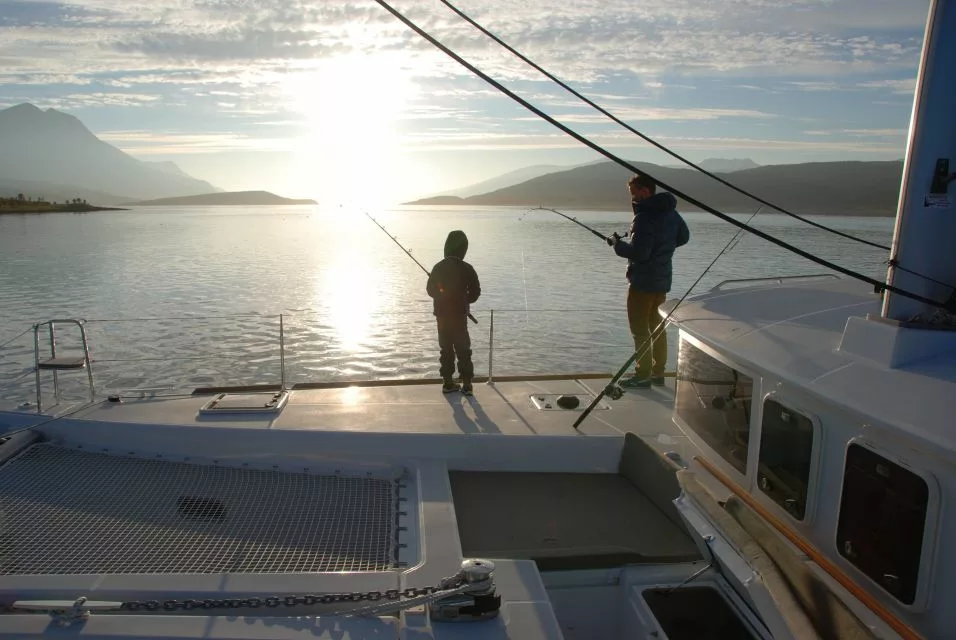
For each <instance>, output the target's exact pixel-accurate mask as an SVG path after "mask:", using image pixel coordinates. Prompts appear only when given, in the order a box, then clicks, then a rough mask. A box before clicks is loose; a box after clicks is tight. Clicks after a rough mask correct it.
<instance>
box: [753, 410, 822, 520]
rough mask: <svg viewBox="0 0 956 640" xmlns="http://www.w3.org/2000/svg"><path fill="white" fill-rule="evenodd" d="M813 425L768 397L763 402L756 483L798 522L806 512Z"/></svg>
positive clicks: (802, 416)
mask: <svg viewBox="0 0 956 640" xmlns="http://www.w3.org/2000/svg"><path fill="white" fill-rule="evenodd" d="M812 453H813V422H812V421H811V420H810V418H808V417H806V416H804V415H801V414H799V413H797V412H796V411H793V410H792V409H788V408H787V407H785V406H783V405H782V404H780V403H779V402H777V401H776V400H773V399H770V398H768V399H767V400H765V401H764V403H763V420H762V422H761V425H760V456H759V458H758V460H757V484H758V485H759V486H760V489H761V491H763V492H764V493H766V494H767V495H768V496H769V497H770V498H771V499H772V500H773V501H774V502H776V503H777V504H779V505H780V506H781V507H783V508H784V509H786V510H787V512H788V513H789V514H790V515H791V516H793V517H794V518H796V519H797V520H803V518H804V516H805V515H806V512H807V486H808V485H809V484H810V463H811V458H810V456H811V454H812Z"/></svg>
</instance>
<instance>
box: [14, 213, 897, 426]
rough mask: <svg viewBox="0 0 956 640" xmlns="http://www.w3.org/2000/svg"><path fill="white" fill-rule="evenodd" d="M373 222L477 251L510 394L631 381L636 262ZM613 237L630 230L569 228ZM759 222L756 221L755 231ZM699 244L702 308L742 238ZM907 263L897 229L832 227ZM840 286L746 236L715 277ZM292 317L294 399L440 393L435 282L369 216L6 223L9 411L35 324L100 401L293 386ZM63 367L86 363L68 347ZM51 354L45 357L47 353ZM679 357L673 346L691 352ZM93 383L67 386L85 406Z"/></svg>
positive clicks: (536, 221)
mask: <svg viewBox="0 0 956 640" xmlns="http://www.w3.org/2000/svg"><path fill="white" fill-rule="evenodd" d="M372 213H373V215H375V216H376V218H377V219H378V220H379V222H381V223H382V224H383V225H384V226H385V227H386V228H387V229H388V230H389V231H390V232H391V233H392V234H393V235H395V236H396V237H397V238H398V239H399V240H400V241H401V242H402V243H403V244H404V246H406V247H407V248H409V249H410V250H411V251H412V253H413V255H414V256H415V257H416V258H418V260H419V261H421V262H422V264H424V265H425V267H426V268H428V269H431V267H432V265H433V264H434V263H435V262H436V261H437V260H439V259H440V258H441V254H442V245H443V242H444V238H445V236H446V234H447V233H448V231H450V230H452V229H462V230H464V231H465V232H466V233H467V234H468V236H469V238H470V243H471V244H470V249H469V252H468V256H467V259H468V261H469V262H471V263H472V264H473V265H474V266H475V268H476V269H477V271H478V274H479V277H480V278H481V283H482V297H481V299H480V300H479V302H478V304H476V305H475V307H474V309H473V313H474V315H475V316H476V317H477V318H478V320H479V324H477V325H471V327H472V331H471V334H472V339H473V342H474V349H475V361H476V370H477V371H478V372H479V373H487V371H488V367H489V353H488V348H489V342H491V341H492V336H491V322H490V320H491V315H490V312H491V310H494V335H493V342H494V354H493V366H494V373H495V374H496V375H508V374H520V373H546V372H547V373H551V372H555V373H556V372H564V373H570V372H580V371H612V370H616V369H617V368H618V367H620V365H621V364H623V363H624V361H626V360H627V358H628V357H629V355H630V353H631V351H630V350H631V349H632V348H633V347H632V345H631V342H630V337H629V334H628V331H627V323H626V314H625V311H624V297H625V293H626V282H625V280H624V268H625V261H624V260H622V259H620V258H617V257H616V256H614V254H613V252H612V251H611V249H610V248H609V247H608V246H607V245H606V244H604V243H603V242H602V241H601V240H599V239H598V238H596V237H594V236H593V235H591V234H590V233H588V232H587V231H585V230H584V229H582V228H580V227H579V226H577V225H575V224H572V223H571V222H568V221H566V220H564V219H562V218H560V217H558V216H556V215H554V214H552V213H544V212H535V213H530V214H529V213H527V212H526V210H524V209H502V208H478V209H475V208H465V207H448V208H434V207H428V208H412V207H398V208H394V209H390V210H385V211H374V212H372ZM568 213H569V214H570V215H574V216H576V217H578V218H579V219H580V220H582V221H583V222H585V223H587V224H590V225H592V226H594V227H596V228H597V229H599V230H601V231H602V232H605V233H611V232H612V231H618V232H621V233H623V232H624V231H626V230H627V226H628V224H629V222H630V212H629V211H625V210H624V209H622V211H621V212H619V213H616V212H568ZM747 217H749V216H748V215H742V216H740V218H741V219H746V218H747ZM685 218H686V219H687V222H688V224H689V226H690V229H691V243H690V244H689V245H688V246H686V247H683V248H682V249H680V250H679V251H678V253H677V255H676V258H675V277H674V289H673V291H672V292H671V295H672V296H673V297H679V296H680V295H681V294H683V293H684V292H685V291H686V290H687V288H688V287H689V286H690V284H691V283H692V282H693V281H694V280H695V279H696V278H697V277H698V276H699V275H700V273H701V272H702V271H703V270H704V269H705V268H706V266H707V265H708V264H709V263H710V261H711V260H712V259H713V258H714V256H715V255H717V253H719V252H720V250H721V249H722V248H723V247H724V245H725V244H726V243H727V242H728V240H730V238H731V237H732V236H733V235H734V233H735V232H736V229H735V228H733V227H731V226H730V225H728V224H726V223H724V222H721V221H719V220H717V219H715V218H712V217H710V216H709V215H707V214H685ZM820 220H822V221H824V222H825V224H829V225H831V226H833V227H836V228H838V229H840V230H843V231H848V232H850V233H853V234H855V235H859V236H860V237H863V238H867V239H869V240H875V241H879V242H881V243H884V244H888V243H889V241H890V238H891V235H892V220H891V219H886V218H837V217H827V218H820ZM754 224H755V226H757V227H758V228H761V229H763V230H765V231H768V232H771V233H773V234H774V235H776V236H778V237H780V238H781V239H784V240H786V241H788V242H790V243H792V244H795V245H798V246H800V247H801V248H804V249H807V250H810V251H812V252H814V253H816V254H818V255H820V256H822V257H825V258H827V259H830V260H833V261H836V262H838V263H839V264H842V265H845V266H847V267H851V268H854V269H857V270H859V271H861V272H863V273H865V274H867V275H870V276H873V277H877V278H882V277H883V276H884V274H885V265H884V264H883V262H884V261H885V260H886V258H887V255H885V253H884V252H882V251H880V250H878V249H873V248H870V247H867V246H864V245H860V244H857V243H853V242H850V241H848V240H845V239H841V238H839V237H837V236H833V235H831V234H827V233H826V232H823V231H819V230H816V229H813V228H811V227H808V226H806V225H803V224H801V223H799V222H798V221H794V220H791V219H789V218H786V217H784V216H774V215H766V214H765V215H760V216H758V217H757V218H756V219H755V220H754ZM822 271H824V270H823V269H821V267H819V266H817V265H815V264H813V263H810V262H807V261H805V260H804V259H802V258H799V257H797V256H794V255H791V254H788V253H786V252H784V251H783V250H781V249H778V248H776V247H775V246H773V245H770V244H768V243H766V242H765V241H763V240H760V239H758V238H755V237H753V236H749V235H745V236H743V237H742V238H741V239H740V241H739V242H738V243H737V244H736V245H735V246H734V248H733V249H732V250H731V251H729V252H728V253H726V254H725V255H724V256H723V257H722V258H721V260H720V261H718V262H717V264H716V265H715V267H714V268H713V269H712V270H711V271H710V272H709V273H708V274H707V276H706V277H705V278H704V280H703V281H702V283H701V285H700V286H699V287H698V290H699V291H704V290H706V289H707V288H709V287H711V286H713V285H714V284H716V283H717V282H720V281H722V280H725V279H730V278H748V277H762V276H778V275H794V274H807V273H820V272H822ZM280 315H281V316H282V324H283V334H284V342H285V348H284V352H285V365H286V378H287V382H289V383H298V382H305V381H327V380H353V379H369V378H382V377H388V378H393V377H397V378H420V377H430V376H435V375H437V371H438V353H437V343H436V336H435V330H434V320H433V318H432V316H431V306H430V301H429V299H428V297H427V296H426V294H425V274H424V273H423V272H422V270H421V269H420V268H419V267H418V266H417V265H416V264H415V263H414V262H413V261H412V260H410V259H409V258H408V257H407V256H406V255H405V254H404V253H402V251H401V250H400V249H399V248H398V247H397V246H396V245H395V244H393V243H392V241H391V240H390V239H389V238H388V237H387V236H386V235H385V234H384V233H382V231H381V230H379V229H378V228H377V227H376V226H375V225H374V224H372V222H371V221H370V220H369V219H368V218H366V217H365V216H364V215H362V213H361V212H355V211H347V210H345V209H334V210H332V209H323V208H321V207H308V206H302V207H274V208H262V207H255V208H252V207H250V208H237V207H230V208H215V207H209V208H199V207H181V208H163V209H160V208H148V209H140V210H133V211H129V212H121V213H116V212H102V213H89V214H49V215H23V216H19V215H18V216H0V344H3V343H4V342H7V341H10V340H12V342H11V343H10V344H8V345H6V346H3V347H0V407H3V408H10V407H12V406H17V405H19V404H20V403H22V402H24V401H29V400H31V399H32V398H33V397H34V378H33V375H32V371H31V366H32V361H33V344H32V333H30V334H27V335H23V336H20V337H17V335H18V334H19V333H20V332H21V331H24V330H27V329H29V327H30V326H31V324H32V323H34V322H37V321H42V320H48V319H51V318H84V319H86V320H87V321H88V324H87V327H88V329H89V331H90V335H91V340H92V349H93V355H94V359H95V363H94V374H95V381H96V383H97V386H98V391H100V392H101V393H106V392H117V391H122V392H125V391H126V390H130V389H149V390H153V391H155V392H158V393H177V392H184V391H189V390H191V389H192V388H194V387H196V386H205V385H213V384H215V385H227V384H252V383H277V382H278V381H279V379H280V346H279V334H280V331H279V328H280V327H279V325H280ZM58 343H59V345H60V346H59V348H60V350H61V352H62V351H63V350H66V351H69V350H70V349H71V348H75V346H76V345H77V340H76V336H75V334H74V333H72V332H71V331H70V330H69V329H68V328H66V327H64V328H62V329H60V330H59V331H58ZM42 344H46V343H45V342H44V343H42ZM672 346H673V341H672ZM80 383H85V376H83V375H77V374H64V375H61V385H62V386H64V387H65V392H66V394H67V395H70V394H74V395H77V394H78V395H79V396H82V390H83V389H84V387H83V386H82V385H81V384H80Z"/></svg>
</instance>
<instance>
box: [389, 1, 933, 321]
mask: <svg viewBox="0 0 956 640" xmlns="http://www.w3.org/2000/svg"><path fill="white" fill-rule="evenodd" d="M374 1H375V3H376V4H378V5H379V6H381V7H382V8H383V9H385V10H386V11H388V12H389V13H391V14H392V15H393V16H395V17H396V18H397V19H398V20H399V21H401V22H402V23H403V24H405V25H406V26H407V27H408V28H410V29H412V30H413V31H415V33H417V34H418V35H420V36H421V37H423V38H425V39H426V40H428V42H430V43H431V44H432V45H434V46H435V47H437V48H438V49H439V50H440V51H442V52H443V53H444V54H445V55H447V56H448V57H450V58H451V59H452V60H454V61H455V62H457V63H458V64H460V65H462V66H463V67H465V68H466V69H468V70H469V71H471V72H472V73H473V74H475V75H476V76H478V77H479V78H481V79H482V80H484V81H485V82H487V83H488V84H490V85H491V86H493V87H494V88H495V89H497V90H498V91H500V92H501V93H503V94H505V95H506V96H508V97H509V98H511V99H512V100H514V101H515V102H517V103H518V104H520V105H521V106H523V107H524V108H525V109H527V110H528V111H530V112H531V113H533V114H535V115H536V116H538V117H539V118H541V119H543V120H545V121H546V122H548V123H549V124H551V125H552V126H554V127H556V128H558V129H560V130H561V131H563V132H564V133H566V134H568V135H569V136H571V137H572V138H574V139H575V140H577V141H578V142H580V143H581V144H583V145H585V146H587V147H589V148H591V149H593V150H594V151H596V152H598V153H599V154H601V155H602V156H604V157H605V158H607V159H608V160H612V161H613V162H615V163H617V164H618V165H620V166H622V167H624V168H625V169H628V170H630V171H632V172H634V173H637V174H643V175H644V176H646V177H648V178H650V179H651V180H652V181H653V182H654V183H655V184H657V185H658V186H660V187H663V188H664V189H665V190H667V191H670V192H671V193H673V194H674V195H677V196H679V197H681V198H683V199H684V200H686V201H687V202H689V203H691V204H693V205H696V206H698V207H699V208H700V209H702V210H703V211H706V212H707V213H710V214H711V215H713V216H716V217H717V218H720V219H721V220H723V221H724V222H727V223H729V224H732V225H734V226H735V227H737V228H738V229H744V230H746V231H749V232H750V233H752V234H754V235H755V236H757V237H758V238H762V239H764V240H766V241H767V242H771V243H773V244H775V245H777V246H778V247H781V248H783V249H786V250H788V251H790V252H792V253H795V254H797V255H798V256H801V257H802V258H806V259H807V260H810V261H811V262H816V263H817V264H819V265H821V266H824V267H826V268H828V269H832V270H833V271H836V272H838V273H842V274H843V275H846V276H849V277H851V278H855V279H857V280H859V281H861V282H866V283H868V284H870V285H872V286H873V287H874V290H875V291H879V292H883V291H890V292H892V293H895V294H897V295H900V296H903V297H905V298H910V299H912V300H916V301H917V302H921V303H923V304H926V305H929V306H932V307H937V308H940V309H946V310H950V308H951V307H950V305H947V304H946V303H943V302H939V301H937V300H933V299H931V298H927V297H925V296H921V295H919V294H917V293H912V292H911V291H906V290H905V289H900V288H899V287H896V286H893V285H891V284H888V283H886V282H883V281H880V280H877V279H875V278H871V277H869V276H866V275H864V274H862V273H859V272H857V271H853V270H852V269H847V268H846V267H842V266H840V265H838V264H835V263H833V262H830V261H829V260H825V259H823V258H820V257H818V256H815V255H813V254H812V253H809V252H808V251H804V250H803V249H800V248H799V247H795V246H794V245H792V244H790V243H788V242H785V241H783V240H780V239H778V238H775V237H774V236H771V235H770V234H768V233H766V232H764V231H761V230H760V229H756V228H754V227H751V226H750V225H748V224H746V223H743V222H739V221H737V220H735V219H734V218H732V217H731V216H729V215H727V214H726V213H723V212H721V211H718V210H717V209H714V208H713V207H711V206H710V205H707V204H704V203H703V202H701V201H699V200H697V199H696V198H694V197H692V196H689V195H687V194H686V193H684V192H682V191H680V190H678V189H675V188H674V187H671V186H670V185H668V184H667V183H665V182H663V181H662V180H658V179H657V178H655V177H654V176H652V175H650V174H649V173H647V172H646V171H641V170H640V169H638V168H637V167H635V166H634V165H632V164H631V163H629V162H628V161H627V160H624V159H622V158H619V157H618V156H616V155H614V154H613V153H611V152H610V151H608V150H607V149H604V148H603V147H601V146H600V145H598V144H597V143H595V142H592V141H591V140H589V139H588V138H586V137H585V136H583V135H581V134H580V133H578V132H577V131H574V130H573V129H571V128H570V127H568V126H567V125H565V124H563V123H561V122H559V121H557V120H555V119H554V118H552V117H551V116H549V115H548V114H546V113H545V112H543V111H542V110H541V109H539V108H537V107H535V106H534V105H533V104H531V103H530V102H528V101H527V100H525V99H524V98H522V97H521V96H519V95H517V94H515V93H514V92H513V91H511V90H510V89H508V88H507V87H505V86H504V85H502V84H501V83H500V82H498V81H497V80H495V79H494V78H491V77H490V76H488V74H486V73H484V72H483V71H481V70H480V69H478V68H477V67H475V66H474V65H473V64H471V63H470V62H468V61H467V60H465V59H464V58H462V57H461V56H459V55H458V54H457V53H455V52H454V51H452V50H451V49H449V48H448V47H447V46H445V45H444V44H442V43H441V42H439V41H438V40H437V39H436V38H435V37H434V36H432V35H431V34H429V33H428V32H426V31H425V30H424V29H422V28H421V27H419V26H418V25H417V24H415V23H414V22H412V21H411V20H410V19H409V18H406V17H405V16H404V15H403V14H402V13H401V12H399V11H398V10H397V9H395V8H394V7H392V6H391V5H390V4H388V3H387V2H385V0H374Z"/></svg>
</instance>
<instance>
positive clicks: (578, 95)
mask: <svg viewBox="0 0 956 640" xmlns="http://www.w3.org/2000/svg"><path fill="white" fill-rule="evenodd" d="M439 1H440V2H441V3H442V4H443V5H445V6H446V7H448V8H449V9H451V10H452V11H454V12H455V13H456V14H458V15H459V16H460V17H461V18H462V19H463V20H465V21H466V22H468V23H469V24H471V25H472V26H473V27H475V28H476V29H478V30H479V31H481V32H482V33H483V34H485V35H486V36H488V37H489V38H491V39H492V40H494V41H495V42H497V43H498V44H499V45H501V46H502V47H504V48H505V49H507V50H508V51H510V52H511V53H512V54H514V55H515V56H517V57H518V58H520V59H521V60H522V61H523V62H525V63H527V64H528V65H530V66H531V67H533V68H534V69H535V70H537V71H538V72H540V73H541V74H543V75H544V76H546V77H547V78H548V79H549V80H551V81H552V82H554V83H556V84H557V85H558V86H560V87H561V88H562V89H564V90H565V91H567V92H568V93H570V94H571V95H573V96H574V97H576V98H578V99H579V100H582V101H583V102H584V103H585V104H587V105H588V106H590V107H592V108H594V109H596V110H597V111H598V112H600V113H601V114H602V115H604V116H606V117H608V118H610V119H611V120H613V121H614V122H616V123H617V124H619V125H621V126H622V127H624V128H625V129H627V130H628V131H630V132H631V133H633V134H634V135H636V136H638V137H640V138H641V139H642V140H644V141H645V142H648V143H650V144H652V145H654V146H655V147H657V148H658V149H660V150H661V151H663V152H664V153H666V154H668V155H670V156H671V157H673V158H676V159H678V160H680V161H681V162H683V163H684V164H686V165H687V166H689V167H693V168H694V169H696V170H697V171H700V172H701V173H702V174H704V175H705V176H708V177H710V178H713V179H714V180H716V181H717V182H719V183H721V184H722V185H724V186H726V187H730V188H731V189H733V190H734V191H736V192H737V193H740V194H743V195H745V196H747V197H748V198H753V199H754V200H756V201H757V202H759V203H760V204H762V205H765V206H767V207H770V208H771V209H774V210H775V211H779V212H780V213H782V214H785V215H788V216H790V217H791V218H796V219H797V220H800V221H801V222H805V223H806V224H809V225H812V226H814V227H817V228H818V229H823V230H824V231H829V232H830V233H834V234H836V235H838V236H842V237H844V238H847V239H848V240H855V241H856V242H861V243H863V244H867V245H870V246H871V247H876V248H877V249H883V250H884V251H889V250H890V248H889V247H887V246H884V245H882V244H880V243H878V242H871V241H870V240H865V239H863V238H858V237H856V236H854V235H851V234H849V233H844V232H843V231H840V230H839V229H834V228H832V227H828V226H826V225H824V224H820V223H819V222H814V221H813V220H810V219H808V218H804V217H803V216H801V215H798V214H796V213H793V212H791V211H787V210H786V209H784V208H783V207H779V206H777V205H775V204H773V203H772V202H767V201H766V200H764V199H763V198H761V197H760V196H757V195H754V194H752V193H750V192H749V191H746V190H745V189H742V188H740V187H738V186H737V185H735V184H732V183H730V182H728V181H727V180H725V179H724V178H721V177H720V176H718V175H716V174H714V173H712V172H710V171H708V170H707V169H705V168H703V167H701V166H700V165H697V164H694V162H692V161H691V160H689V159H687V158H685V157H684V156H682V155H680V154H679V153H677V152H676V151H673V150H671V149H670V148H668V147H667V146H665V145H663V144H661V143H659V142H657V141H656V140H653V139H652V138H650V137H649V136H647V135H645V134H643V133H641V132H640V131H638V130H637V129H635V128H633V127H632V126H630V125H629V124H627V123H626V122H624V121H622V120H620V119H618V117H617V116H615V115H614V114H612V113H611V112H609V111H607V110H606V109H604V108H603V107H602V106H600V105H598V104H596V103H595V102H593V101H592V100H590V99H589V98H588V97H587V96H584V95H582V94H581V93H579V92H578V91H575V90H574V89H572V88H571V87H569V86H568V85H567V84H565V83H564V82H562V81H561V80H560V79H558V78H557V77H555V76H554V75H552V74H551V73H550V72H548V71H547V70H545V69H543V68H542V67H541V66H539V65H538V64H537V63H535V62H534V61H533V60H530V59H529V58H528V57H527V56H525V55H524V54H522V53H521V52H519V51H517V50H516V49H514V48H513V47H512V46H511V45H509V44H508V43H507V42H505V41H503V40H502V39H501V38H499V37H498V36H496V35H495V34H494V33H492V32H491V31H489V30H488V29H486V28H485V27H483V26H482V25H480V24H478V23H477V22H475V21H474V20H473V19H472V18H471V17H469V16H468V15H467V14H465V13H464V12H463V11H461V10H460V9H458V7H456V6H455V5H453V4H452V3H450V2H448V0H439Z"/></svg>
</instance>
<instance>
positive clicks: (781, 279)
mask: <svg viewBox="0 0 956 640" xmlns="http://www.w3.org/2000/svg"><path fill="white" fill-rule="evenodd" d="M831 278H832V279H833V280H839V279H840V276H838V275H836V274H835V273H811V274H806V275H802V276H774V277H770V278H737V279H733V280H723V281H721V282H718V283H717V284H715V285H714V286H713V287H711V289H710V290H711V291H724V290H727V289H745V288H747V287H759V286H762V285H765V284H783V283H785V282H800V281H813V280H827V279H831Z"/></svg>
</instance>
